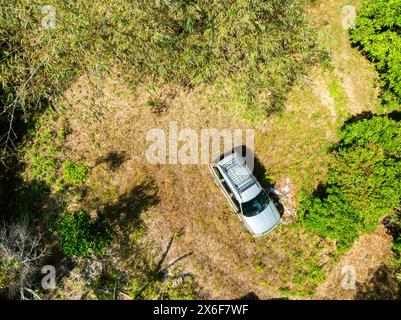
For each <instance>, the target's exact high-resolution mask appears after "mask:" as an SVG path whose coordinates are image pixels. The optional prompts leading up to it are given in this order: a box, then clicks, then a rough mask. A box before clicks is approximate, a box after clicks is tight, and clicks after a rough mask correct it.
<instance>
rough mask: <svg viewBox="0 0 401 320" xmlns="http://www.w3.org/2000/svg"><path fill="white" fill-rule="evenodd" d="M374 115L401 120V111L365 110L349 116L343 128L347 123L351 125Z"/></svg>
mask: <svg viewBox="0 0 401 320" xmlns="http://www.w3.org/2000/svg"><path fill="white" fill-rule="evenodd" d="M373 117H387V118H389V119H391V120H394V121H397V122H399V121H401V111H392V112H390V113H386V114H375V113H373V112H372V111H363V112H361V113H359V114H356V115H353V116H351V117H350V118H348V119H347V120H345V122H344V124H343V125H342V127H341V130H343V129H344V128H345V127H346V126H347V125H349V124H351V123H355V122H358V121H362V120H370V119H372V118H373Z"/></svg>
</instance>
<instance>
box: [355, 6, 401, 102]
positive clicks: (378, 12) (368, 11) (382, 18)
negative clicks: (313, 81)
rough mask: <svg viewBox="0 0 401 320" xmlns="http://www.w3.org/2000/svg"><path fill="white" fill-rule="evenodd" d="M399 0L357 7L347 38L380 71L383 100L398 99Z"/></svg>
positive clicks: (400, 77)
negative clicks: (353, 26) (348, 37)
mask: <svg viewBox="0 0 401 320" xmlns="http://www.w3.org/2000/svg"><path fill="white" fill-rule="evenodd" d="M400 17H401V1H400V0H369V1H366V2H365V3H364V4H363V5H362V7H361V8H360V9H359V10H358V14H357V19H356V25H355V28H353V29H351V41H352V43H353V44H355V45H357V46H358V47H359V48H360V49H361V50H363V51H364V52H365V53H366V55H367V57H368V58H369V59H371V60H372V61H373V62H374V63H375V64H376V67H377V69H378V71H379V72H380V75H381V78H382V88H383V89H384V90H383V102H384V103H385V104H388V105H392V106H393V107H398V104H399V102H401V69H400V65H401V50H400V48H401V31H400V30H401V18H400Z"/></svg>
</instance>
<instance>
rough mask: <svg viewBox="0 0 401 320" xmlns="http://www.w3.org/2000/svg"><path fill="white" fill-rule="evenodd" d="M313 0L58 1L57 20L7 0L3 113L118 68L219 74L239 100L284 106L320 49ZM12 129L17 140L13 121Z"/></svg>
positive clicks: (156, 76)
mask: <svg viewBox="0 0 401 320" xmlns="http://www.w3.org/2000/svg"><path fill="white" fill-rule="evenodd" d="M305 3H306V1H305V0H274V1H263V0H252V1H248V0H239V1H234V2H233V1H229V0H224V1H221V0H213V1H206V0H195V1H181V0H168V1H151V2H149V1H145V0H134V1H125V0H112V1H108V2H102V1H90V2H88V1H60V0H58V1H57V0H52V1H48V2H47V3H46V4H47V5H48V6H52V7H53V8H54V11H55V14H56V16H55V23H56V24H55V27H54V28H52V27H50V28H48V27H46V24H44V22H46V19H47V18H48V17H49V12H47V13H46V12H43V8H44V7H43V4H42V3H41V2H40V1H37V0H35V1H32V0H11V1H10V0H7V1H5V0H0V8H1V10H0V16H1V19H0V44H1V47H2V50H1V52H0V61H1V65H0V68H1V72H0V74H1V76H0V83H1V87H0V106H1V109H2V110H0V111H4V113H1V114H2V117H1V119H2V121H4V122H5V123H9V122H11V124H12V122H14V121H16V119H18V118H19V117H20V116H21V115H22V114H24V115H25V117H26V118H25V119H29V115H30V114H31V112H32V111H34V110H41V109H43V108H45V107H46V106H47V105H48V104H51V103H52V102H53V100H54V97H56V96H57V95H58V94H61V93H62V92H63V91H64V90H65V88H66V87H67V86H68V85H69V83H70V82H71V81H72V80H73V79H75V78H76V77H77V76H79V75H80V74H82V73H85V72H93V73H94V74H96V75H98V76H101V75H102V74H104V73H107V72H110V71H118V72H119V73H120V74H121V75H122V76H123V77H124V78H125V80H127V81H128V82H129V83H130V84H131V85H132V86H135V85H137V84H138V83H145V84H149V83H150V82H154V83H161V84H162V83H175V84H180V85H185V86H189V87H192V86H195V85H198V84H201V83H212V82H219V83H221V86H220V87H221V88H223V89H224V90H227V89H228V91H231V92H232V95H233V96H235V97H237V100H238V101H239V102H240V103H243V104H246V105H252V106H254V107H255V106H259V105H262V106H264V107H265V109H269V110H270V111H274V110H277V108H279V107H280V106H281V104H282V102H283V99H284V94H285V92H286V90H287V89H288V87H289V86H290V85H291V84H292V83H293V82H294V81H295V80H296V79H297V77H298V76H299V75H300V74H302V72H303V71H304V69H305V66H306V65H308V64H309V63H311V62H313V61H316V60H317V59H318V57H319V54H318V52H317V51H318V50H317V48H316V45H315V40H314V34H313V31H312V30H311V28H310V27H309V26H308V24H307V20H306V17H305V15H304V12H303V9H304V5H305ZM3 128H4V130H6V132H5V133H7V131H8V132H9V133H10V134H8V135H7V134H6V135H5V136H4V137H3V138H4V139H3V141H2V142H9V138H11V140H12V139H13V138H14V137H15V134H14V132H13V129H12V128H13V127H12V126H11V127H8V126H6V127H3ZM10 128H11V132H10V130H9V129H10ZM2 131H3V130H2ZM0 133H4V132H0ZM5 140H6V141H5ZM49 165H51V164H49Z"/></svg>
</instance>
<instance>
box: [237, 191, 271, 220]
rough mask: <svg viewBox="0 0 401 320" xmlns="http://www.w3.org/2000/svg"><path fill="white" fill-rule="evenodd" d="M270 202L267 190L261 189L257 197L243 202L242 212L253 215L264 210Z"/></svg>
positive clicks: (249, 215) (248, 215)
mask: <svg viewBox="0 0 401 320" xmlns="http://www.w3.org/2000/svg"><path fill="white" fill-rule="evenodd" d="M268 204H269V197H268V196H267V194H266V192H264V191H261V192H260V193H259V194H258V195H257V196H256V197H255V198H253V199H252V200H250V201H247V202H244V203H243V204H242V213H243V214H244V215H245V216H247V217H252V216H254V215H257V214H258V213H260V212H262V211H263V210H264V209H265V208H266V207H267V205H268Z"/></svg>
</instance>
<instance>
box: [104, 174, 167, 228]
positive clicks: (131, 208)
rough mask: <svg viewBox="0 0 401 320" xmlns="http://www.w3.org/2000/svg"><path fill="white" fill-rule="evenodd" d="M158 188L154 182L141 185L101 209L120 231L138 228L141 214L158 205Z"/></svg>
mask: <svg viewBox="0 0 401 320" xmlns="http://www.w3.org/2000/svg"><path fill="white" fill-rule="evenodd" d="M157 193H158V187H157V186H156V184H155V182H154V181H148V182H145V183H142V184H140V185H138V186H136V187H134V188H132V189H131V190H130V191H129V192H127V193H125V194H123V195H121V196H120V197H119V198H118V200H117V201H116V202H115V203H113V204H108V205H105V206H104V207H103V209H102V211H103V213H104V214H105V215H106V217H107V218H108V220H109V221H110V223H111V224H112V225H114V226H118V227H119V228H120V229H124V228H127V227H130V226H132V227H134V228H135V227H139V226H140V225H141V224H142V220H141V217H140V215H141V213H142V212H143V211H146V210H147V209H148V208H150V207H153V206H155V205H156V204H158V203H159V201H160V199H159V197H158V195H157Z"/></svg>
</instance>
